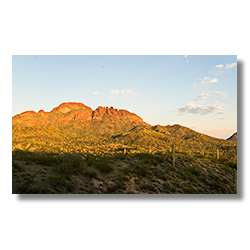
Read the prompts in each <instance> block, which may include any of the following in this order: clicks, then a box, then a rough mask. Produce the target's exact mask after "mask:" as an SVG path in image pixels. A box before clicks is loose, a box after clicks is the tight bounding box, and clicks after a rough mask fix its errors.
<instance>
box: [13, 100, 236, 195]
mask: <svg viewBox="0 0 250 250" xmlns="http://www.w3.org/2000/svg"><path fill="white" fill-rule="evenodd" d="M72 107H76V110H75V109H72ZM70 108H71V109H72V110H71V111H68V110H70ZM83 108H84V109H83ZM60 110H61V113H60V112H59V111H60ZM65 110H66V111H67V112H66V111H65ZM62 111H63V112H62ZM64 112H66V113H64ZM86 117H87V118H86ZM84 119H85V120H84ZM86 119H87V120H86ZM236 171H237V140H222V139H217V138H213V137H210V136H207V135H204V134H201V133H197V132H195V131H193V130H191V129H189V128H187V127H183V126H180V125H173V126H159V125H158V126H151V125H149V124H146V123H144V122H143V121H142V120H141V118H139V117H138V116H136V115H135V114H132V113H129V112H127V111H123V110H121V111H118V110H115V109H112V108H110V109H108V108H106V109H104V108H100V107H99V108H98V109H97V110H95V111H93V112H92V111H91V110H90V108H88V107H86V106H84V107H83V106H82V105H80V104H77V105H76V104H74V103H73V104H72V103H71V104H70V105H68V106H67V105H60V106H59V107H58V108H55V109H53V110H52V111H51V112H49V113H45V112H40V111H39V112H38V114H36V113H35V112H26V113H25V114H23V115H18V116H16V117H14V118H13V125H12V174H13V176H12V182H13V183H12V184H13V185H12V186H13V193H16V194H21V193H28V194H29V193H35V194H50V193H51V194H63V193H66V194H67V193H72V194H75V193H77V194H114V193H118V194H119V193H123V194H215V193H216V194H218V193H220V194H222V193H226V194H231V193H236V192H237V188H236V187H237V172H236Z"/></svg>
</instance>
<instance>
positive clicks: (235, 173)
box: [234, 169, 237, 194]
mask: <svg viewBox="0 0 250 250" xmlns="http://www.w3.org/2000/svg"><path fill="white" fill-rule="evenodd" d="M234 193H235V194H237V171H236V169H234Z"/></svg>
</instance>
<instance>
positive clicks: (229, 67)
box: [225, 63, 237, 69]
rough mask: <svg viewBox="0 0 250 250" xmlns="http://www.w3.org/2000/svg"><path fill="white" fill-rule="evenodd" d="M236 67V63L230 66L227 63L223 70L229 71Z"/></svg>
mask: <svg viewBox="0 0 250 250" xmlns="http://www.w3.org/2000/svg"><path fill="white" fill-rule="evenodd" d="M236 66H237V63H231V64H230V63H227V64H226V67H225V68H226V69H231V68H234V67H236Z"/></svg>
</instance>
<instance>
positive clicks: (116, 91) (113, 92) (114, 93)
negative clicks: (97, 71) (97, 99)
mask: <svg viewBox="0 0 250 250" xmlns="http://www.w3.org/2000/svg"><path fill="white" fill-rule="evenodd" d="M119 93H120V90H118V89H116V90H112V91H111V92H110V94H113V95H116V94H119Z"/></svg>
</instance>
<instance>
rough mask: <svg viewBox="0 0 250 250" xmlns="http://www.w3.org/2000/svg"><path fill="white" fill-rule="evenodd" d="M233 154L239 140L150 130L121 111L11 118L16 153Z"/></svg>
mask: <svg viewBox="0 0 250 250" xmlns="http://www.w3.org/2000/svg"><path fill="white" fill-rule="evenodd" d="M172 143H175V146H176V149H177V150H179V151H185V152H189V151H190V150H192V151H193V152H203V151H205V153H207V154H209V153H211V154H214V152H216V150H217V149H220V152H222V153H223V152H224V154H225V156H228V157H229V156H230V155H234V154H235V152H236V150H237V144H236V143H237V141H231V140H222V139H217V138H214V137H211V136H207V135H204V134H201V133H198V132H196V131H194V130H192V129H190V128H187V127H184V126H181V125H178V124H176V125H173V126H170V125H167V126H160V125H156V126H152V125H150V124H147V123H146V122H144V121H143V120H142V118H140V117H139V116H138V115H136V114H134V113H131V112H129V111H127V110H123V109H120V110H119V109H114V108H113V107H110V108H109V107H101V106H99V107H98V108H97V109H95V110H92V109H91V108H90V107H88V106H86V105H84V104H82V103H75V102H66V103H62V104H60V105H59V106H58V107H55V108H53V109H52V110H51V111H50V112H44V111H43V110H40V111H39V112H37V113H36V112H35V111H26V112H23V113H21V114H18V115H15V116H14V117H13V118H12V146H13V150H14V149H22V150H29V151H46V152H62V153H63V152H72V151H73V152H74V151H77V152H82V153H84V152H92V153H95V152H115V151H117V150H120V149H124V148H126V149H127V150H137V151H138V150H139V151H140V152H149V151H152V152H156V151H162V152H165V151H166V150H168V151H169V150H171V148H172Z"/></svg>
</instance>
